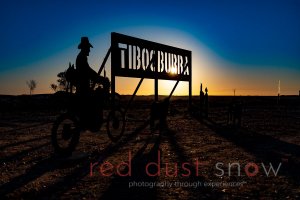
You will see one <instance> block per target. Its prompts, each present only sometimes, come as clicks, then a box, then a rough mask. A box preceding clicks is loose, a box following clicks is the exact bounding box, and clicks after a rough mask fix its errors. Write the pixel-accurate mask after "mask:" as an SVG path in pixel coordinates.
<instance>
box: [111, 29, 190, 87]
mask: <svg viewBox="0 0 300 200" xmlns="http://www.w3.org/2000/svg"><path fill="white" fill-rule="evenodd" d="M191 54H192V52H191V51H188V50H184V49H180V48H176V47H172V46H168V45H163V44H159V43H156V42H151V41H147V40H143V39H139V38H134V37H131V36H127V35H123V34H119V33H112V34H111V56H112V57H111V67H112V71H113V74H114V75H115V76H123V77H136V78H149V79H165V80H180V81H191V74H192V72H191V63H192V60H191V57H192V56H191Z"/></svg>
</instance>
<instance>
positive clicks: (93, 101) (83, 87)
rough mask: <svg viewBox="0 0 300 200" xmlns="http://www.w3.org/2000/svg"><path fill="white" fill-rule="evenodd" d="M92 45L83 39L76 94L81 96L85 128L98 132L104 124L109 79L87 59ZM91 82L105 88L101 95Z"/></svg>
mask: <svg viewBox="0 0 300 200" xmlns="http://www.w3.org/2000/svg"><path fill="white" fill-rule="evenodd" d="M91 47H92V48H93V46H92V45H91V44H90V42H89V39H88V38H87V37H81V42H80V44H79V45H78V49H80V50H81V51H80V52H79V54H78V56H77V58H76V70H77V74H78V84H77V87H76V93H77V94H78V96H79V100H80V101H79V102H80V103H79V105H78V106H79V108H78V109H79V111H80V118H81V122H82V126H83V128H86V129H90V130H94V131H97V130H98V129H99V128H100V125H101V123H102V115H103V98H104V96H105V95H107V93H109V87H110V83H109V79H108V78H105V77H103V76H100V75H98V74H97V73H96V72H95V71H94V70H93V69H92V68H91V67H90V66H89V64H88V60H87V57H88V56H89V54H90V48H91ZM91 82H94V83H100V84H101V85H102V86H103V89H102V93H101V94H100V95H99V94H98V93H97V92H99V90H98V91H97V92H96V91H94V88H92V87H91V86H92V85H93V84H91ZM103 94H104V95H103Z"/></svg>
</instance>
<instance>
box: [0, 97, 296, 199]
mask: <svg viewBox="0 0 300 200" xmlns="http://www.w3.org/2000/svg"><path fill="white" fill-rule="evenodd" d="M232 98H233V97H210V98H209V103H210V104H209V112H208V118H207V119H201V117H200V115H199V111H198V110H197V106H198V99H197V97H195V98H194V102H193V103H194V104H195V105H196V106H195V107H194V109H193V111H192V113H193V114H190V113H189V112H187V107H186V106H187V101H186V99H185V98H183V97H182V98H180V97H175V98H172V101H171V105H170V111H169V116H168V126H169V129H168V130H166V131H163V132H162V133H161V134H159V131H156V132H155V134H154V135H152V134H151V133H150V128H149V123H148V120H147V119H148V117H149V113H150V110H149V108H150V103H151V101H152V98H151V97H138V98H137V100H136V101H135V102H134V105H133V106H131V107H130V109H129V111H128V114H127V116H126V118H127V125H126V129H125V134H124V136H123V137H122V139H121V140H120V141H119V142H117V143H112V142H111V141H110V140H109V138H108V136H107V135H106V129H105V126H103V127H102V128H101V131H100V132H98V133H90V132H82V133H81V138H80V143H79V145H78V146H77V149H76V151H75V152H74V153H73V155H72V156H71V157H69V158H60V157H57V156H56V155H54V154H53V149H52V146H51V142H50V134H51V128H52V124H53V121H54V120H55V118H56V117H57V116H58V115H59V113H60V112H61V109H62V106H61V105H60V104H57V102H56V100H55V99H54V100H53V99H52V98H51V97H50V96H49V95H48V96H36V97H26V96H23V97H9V96H2V97H1V106H0V108H1V113H0V149H1V151H0V160H1V162H0V173H1V179H0V198H1V199H4V198H23V199H40V198H42V199H43V198H45V199H49V198H50V199H57V198H59V197H60V198H65V199H66V198H76V199H78V198H81V199H95V198H98V199H99V198H100V199H117V198H123V199H241V198H247V199H299V198H300V186H299V185H300V171H299V170H300V131H299V130H300V98H299V97H282V98H281V100H280V103H279V104H277V99H276V98H275V97H236V98H238V101H240V102H242V105H243V110H242V111H243V112H242V121H241V127H237V126H233V125H228V122H227V120H228V106H229V105H230V104H231V101H232ZM127 100H128V97H124V100H123V101H124V102H123V103H124V105H126V101H127ZM147 169H148V171H147Z"/></svg>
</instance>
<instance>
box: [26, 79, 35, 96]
mask: <svg viewBox="0 0 300 200" xmlns="http://www.w3.org/2000/svg"><path fill="white" fill-rule="evenodd" d="M26 84H27V86H28V87H29V93H30V95H31V94H32V93H33V90H34V89H35V88H36V86H37V82H36V81H35V80H30V81H26Z"/></svg>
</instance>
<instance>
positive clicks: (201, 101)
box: [200, 83, 204, 118]
mask: <svg viewBox="0 0 300 200" xmlns="http://www.w3.org/2000/svg"><path fill="white" fill-rule="evenodd" d="M203 106H204V92H203V90H202V83H201V85H200V117H201V118H202V116H203Z"/></svg>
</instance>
